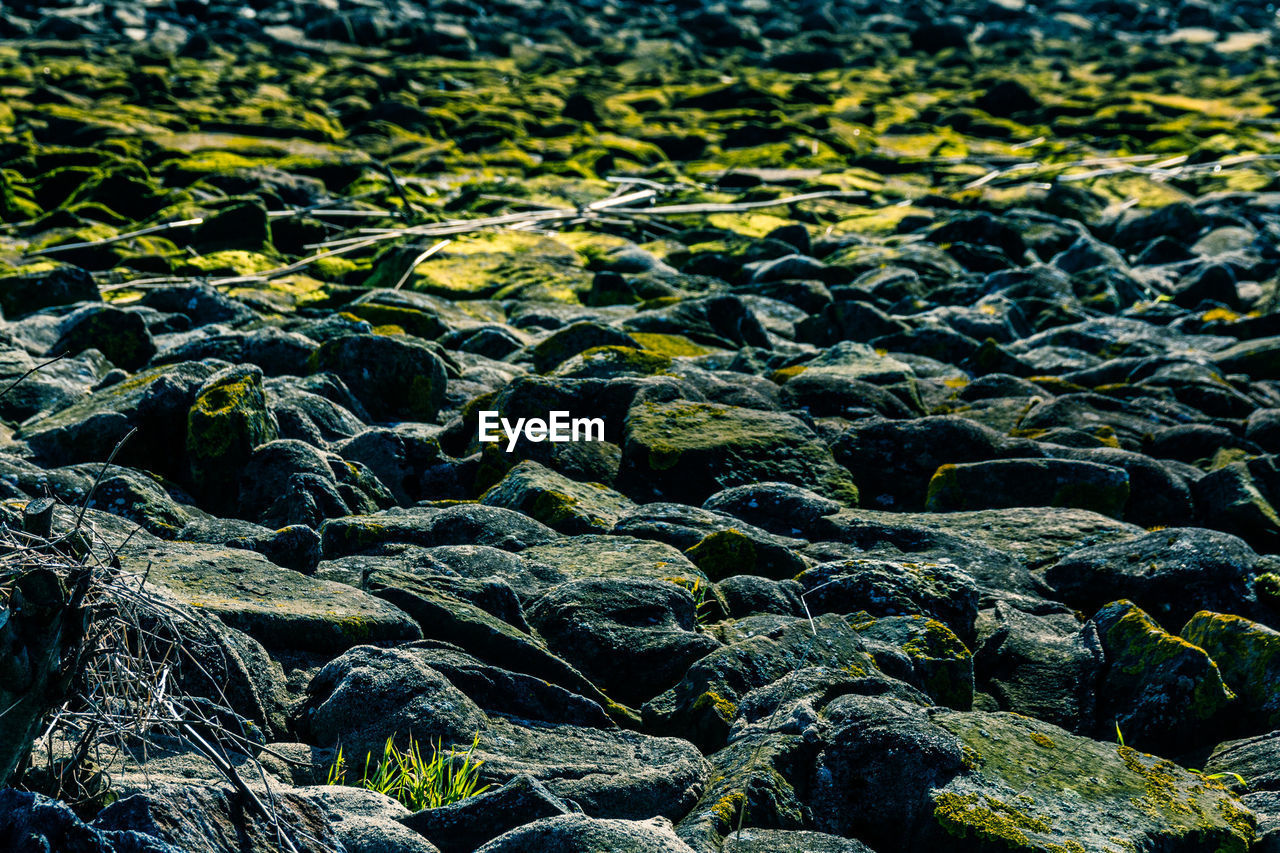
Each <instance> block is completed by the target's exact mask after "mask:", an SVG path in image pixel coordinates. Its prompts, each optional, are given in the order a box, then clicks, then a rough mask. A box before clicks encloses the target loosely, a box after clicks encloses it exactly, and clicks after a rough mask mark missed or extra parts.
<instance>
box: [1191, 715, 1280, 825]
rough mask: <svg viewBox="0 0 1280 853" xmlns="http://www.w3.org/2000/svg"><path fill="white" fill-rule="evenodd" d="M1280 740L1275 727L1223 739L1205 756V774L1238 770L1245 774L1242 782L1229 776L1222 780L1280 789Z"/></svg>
mask: <svg viewBox="0 0 1280 853" xmlns="http://www.w3.org/2000/svg"><path fill="white" fill-rule="evenodd" d="M1277 741H1280V733H1278V732H1274V731H1273V732H1268V733H1267V734H1265V735H1258V736H1256V737H1250V738H1244V739H1242V740H1231V741H1226V742H1224V743H1220V744H1218V745H1217V746H1216V747H1214V750H1213V754H1212V755H1210V756H1209V757H1208V759H1206V760H1205V763H1204V774H1205V776H1215V775H1217V774H1219V773H1221V774H1226V775H1227V776H1230V775H1231V774H1235V773H1238V774H1239V775H1240V776H1242V777H1244V782H1243V785H1240V784H1233V783H1237V782H1238V780H1233V779H1229V778H1228V779H1220V780H1219V781H1221V782H1222V783H1223V784H1225V785H1226V786H1227V787H1229V788H1233V789H1239V788H1243V789H1244V790H1248V791H1254V792H1258V791H1280V764H1277V762H1276V749H1277V747H1280V743H1277ZM1269 811H1270V810H1269Z"/></svg>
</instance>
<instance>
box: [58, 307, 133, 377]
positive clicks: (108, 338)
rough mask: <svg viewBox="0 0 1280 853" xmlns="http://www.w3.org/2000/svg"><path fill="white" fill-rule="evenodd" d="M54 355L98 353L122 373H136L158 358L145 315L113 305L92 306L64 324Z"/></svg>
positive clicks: (74, 313) (74, 315)
mask: <svg viewBox="0 0 1280 853" xmlns="http://www.w3.org/2000/svg"><path fill="white" fill-rule="evenodd" d="M59 331H60V332H61V334H60V335H59V337H58V342H57V343H55V344H54V345H53V346H52V347H51V348H50V350H49V352H50V353H51V354H52V355H61V354H62V353H70V354H72V355H74V354H76V353H79V352H83V351H84V350H87V349H91V348H92V349H96V350H98V351H99V352H100V353H102V354H103V355H105V356H106V357H107V359H108V360H109V361H110V362H111V363H112V364H114V365H115V366H116V367H119V368H121V369H123V370H137V369H138V368H140V367H142V366H143V365H144V364H146V363H147V362H148V361H150V360H151V357H152V356H153V355H155V354H156V345H155V343H154V342H153V341H152V340H151V333H150V332H149V331H148V330H147V324H146V322H145V321H144V320H143V318H142V315H141V314H139V313H137V312H135V311H125V310H123V309H120V308H116V307H114V306H111V305H91V306H86V307H84V308H81V309H79V310H77V311H74V312H73V313H71V314H70V315H68V316H67V318H66V319H65V320H63V321H62V324H61V328H60V330H59Z"/></svg>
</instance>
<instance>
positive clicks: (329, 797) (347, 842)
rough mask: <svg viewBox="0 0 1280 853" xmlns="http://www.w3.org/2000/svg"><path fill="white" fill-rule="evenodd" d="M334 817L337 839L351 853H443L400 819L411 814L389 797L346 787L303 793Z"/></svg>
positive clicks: (327, 786)
mask: <svg viewBox="0 0 1280 853" xmlns="http://www.w3.org/2000/svg"><path fill="white" fill-rule="evenodd" d="M300 793H302V794H303V795H304V796H306V797H307V798H308V799H310V800H311V801H312V802H313V803H316V804H317V805H319V806H321V807H322V808H325V809H326V810H327V811H329V813H330V814H331V815H332V818H331V819H332V822H333V824H334V825H335V828H336V831H337V834H338V839H339V840H340V841H341V842H342V844H343V847H345V849H346V850H348V851H350V853H440V851H439V848H437V847H436V846H435V845H434V844H432V843H431V842H430V841H428V840H427V839H426V838H423V837H422V836H421V835H420V834H418V833H416V832H414V831H413V830H411V829H408V828H406V827H405V826H403V825H401V824H400V823H399V822H398V819H399V818H401V817H402V816H404V815H407V814H409V810H408V809H406V808H405V807H404V806H402V805H400V803H399V802H398V801H396V800H393V799H392V798H391V797H389V796H387V795H386V794H380V793H378V792H377V791H367V790H364V789H361V788H352V787H347V786H344V785H324V786H318V787H313V788H304V789H301V790H300Z"/></svg>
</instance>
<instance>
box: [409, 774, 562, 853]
mask: <svg viewBox="0 0 1280 853" xmlns="http://www.w3.org/2000/svg"><path fill="white" fill-rule="evenodd" d="M572 812H573V808H572V807H571V806H570V805H569V804H568V803H566V802H565V801H564V800H561V799H560V798H559V797H557V796H555V795H554V794H552V793H551V792H550V791H548V790H547V789H546V788H545V787H544V786H543V785H542V783H540V782H538V781H537V780H536V779H534V778H532V777H530V776H516V777H515V778H514V779H512V780H511V781H510V782H507V783H506V784H505V785H503V786H501V787H499V788H497V789H495V790H490V791H485V792H484V793H482V794H478V795H476V796H474V797H469V798H467V799H465V800H462V801H460V802H457V803H453V804H451V805H448V806H442V807H440V808H438V809H424V810H423V811H420V812H416V813H414V814H412V815H406V816H405V817H402V818H400V822H401V823H403V824H404V825H405V826H407V827H409V828H410V829H412V830H413V831H415V832H417V833H420V834H421V835H423V836H425V837H426V838H428V839H429V840H431V841H433V842H434V843H435V845H436V846H437V847H438V848H439V849H440V853H471V851H473V850H475V849H476V848H477V847H479V846H481V845H482V844H484V843H485V842H486V841H490V840H492V839H493V838H496V837H497V836H499V835H502V834H503V833H506V832H510V831H511V830H513V829H517V828H518V827H521V826H525V825H526V824H531V823H533V822H534V821H537V820H541V819H543V818H549V817H555V816H556V815H564V814H571V813H572Z"/></svg>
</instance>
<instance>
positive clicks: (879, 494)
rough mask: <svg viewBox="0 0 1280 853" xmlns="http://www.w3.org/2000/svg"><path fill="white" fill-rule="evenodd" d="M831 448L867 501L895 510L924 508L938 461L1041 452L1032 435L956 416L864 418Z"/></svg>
mask: <svg viewBox="0 0 1280 853" xmlns="http://www.w3.org/2000/svg"><path fill="white" fill-rule="evenodd" d="M807 369H808V370H812V369H814V368H812V367H810V368H807ZM832 451H833V452H834V454H835V459H836V461H837V462H839V463H840V464H841V465H844V466H845V467H846V468H848V469H849V471H850V472H852V474H853V479H854V482H856V483H857V484H858V487H859V489H861V491H862V502H863V504H864V505H865V506H869V507H875V508H878V509H887V510H894V511H897V512H901V511H919V510H923V509H924V508H925V504H926V500H927V497H928V493H929V489H930V483H931V478H932V477H933V476H934V474H935V473H937V471H938V468H939V467H941V466H944V465H954V464H961V463H967V462H980V461H985V460H989V459H1008V458H1014V457H1020V458H1029V457H1035V456H1038V455H1041V454H1043V451H1042V450H1041V449H1040V448H1039V446H1038V445H1037V444H1036V443H1035V442H1033V441H1028V440H1026V439H1014V438H1009V437H1008V436H1006V435H1003V434H1001V433H999V432H997V431H996V430H994V429H992V428H991V427H988V426H984V425H983V424H979V423H975V422H974V421H971V420H966V419H964V418H960V417H954V416H934V417H927V418H916V419H915V420H887V419H881V418H876V419H867V420H863V421H860V422H858V423H857V424H855V425H854V426H853V427H851V428H850V429H848V430H847V431H846V432H845V433H844V434H843V435H841V436H840V437H839V438H838V439H837V440H836V441H835V443H834V444H833V445H832ZM960 508H962V507H952V509H960ZM975 508H978V507H975Z"/></svg>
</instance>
